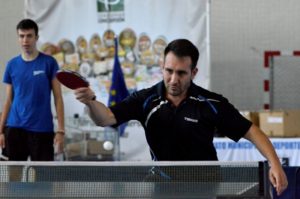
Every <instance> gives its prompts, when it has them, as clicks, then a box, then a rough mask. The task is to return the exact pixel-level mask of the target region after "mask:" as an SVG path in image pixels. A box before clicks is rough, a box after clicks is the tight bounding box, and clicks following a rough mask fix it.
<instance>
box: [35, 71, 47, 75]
mask: <svg viewBox="0 0 300 199" xmlns="http://www.w3.org/2000/svg"><path fill="white" fill-rule="evenodd" d="M43 73H45V71H43V70H35V71H33V76H36V75H40V74H43Z"/></svg>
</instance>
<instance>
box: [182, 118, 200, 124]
mask: <svg viewBox="0 0 300 199" xmlns="http://www.w3.org/2000/svg"><path fill="white" fill-rule="evenodd" d="M184 120H185V121H187V122H192V123H198V120H197V119H193V118H189V117H184Z"/></svg>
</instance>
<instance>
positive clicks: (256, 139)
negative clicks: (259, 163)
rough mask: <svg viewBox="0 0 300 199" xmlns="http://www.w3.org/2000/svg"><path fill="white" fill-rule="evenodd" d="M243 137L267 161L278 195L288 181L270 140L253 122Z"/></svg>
mask: <svg viewBox="0 0 300 199" xmlns="http://www.w3.org/2000/svg"><path fill="white" fill-rule="evenodd" d="M244 137H245V138H246V139H247V140H249V141H251V142H252V143H253V144H254V145H255V146H256V148H257V149H258V150H259V151H260V153H261V154H262V155H263V156H264V157H265V158H266V159H267V160H268V161H269V164H270V171H269V179H270V182H271V183H272V185H273V186H274V187H275V188H276V191H277V194H278V195H280V194H281V193H282V192H283V191H284V190H285V189H286V188H287V185H288V181H287V178H286V175H285V173H284V171H283V169H282V166H281V163H280V161H279V158H278V156H277V154H276V152H275V149H274V147H273V145H272V143H271V141H270V140H269V138H268V137H267V136H266V135H265V134H264V133H263V132H262V131H261V130H260V129H259V128H258V127H257V126H255V125H254V124H253V125H252V126H251V127H250V129H249V131H248V132H247V133H246V135H245V136H244Z"/></svg>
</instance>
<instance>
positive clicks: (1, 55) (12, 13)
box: [0, 0, 24, 112]
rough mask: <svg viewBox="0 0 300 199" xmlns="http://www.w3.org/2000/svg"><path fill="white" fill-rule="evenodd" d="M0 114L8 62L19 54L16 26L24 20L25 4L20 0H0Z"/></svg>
mask: <svg viewBox="0 0 300 199" xmlns="http://www.w3.org/2000/svg"><path fill="white" fill-rule="evenodd" d="M0 3H1V6H0V27H1V31H0V80H1V83H0V112H1V110H2V106H3V101H4V99H5V87H4V84H3V83H2V76H3V73H4V69H5V65H6V63H7V61H8V60H9V59H10V58H12V57H13V56H15V55H17V54H18V53H19V47H18V45H17V36H16V25H17V23H18V21H19V20H21V19H22V18H23V9H24V2H23V1H20V0H9V1H7V0H0Z"/></svg>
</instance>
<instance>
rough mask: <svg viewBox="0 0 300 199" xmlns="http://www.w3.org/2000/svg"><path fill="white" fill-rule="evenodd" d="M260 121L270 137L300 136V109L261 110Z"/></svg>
mask: <svg viewBox="0 0 300 199" xmlns="http://www.w3.org/2000/svg"><path fill="white" fill-rule="evenodd" d="M259 123H260V128H261V129H262V130H263V131H264V132H265V133H266V134H267V135H268V136H270V137H300V110H285V111H266V112H260V113H259Z"/></svg>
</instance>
